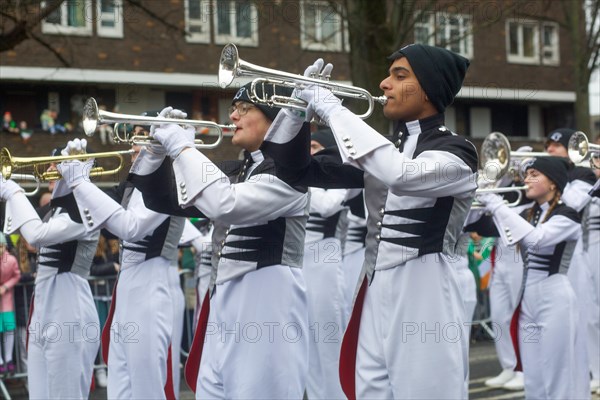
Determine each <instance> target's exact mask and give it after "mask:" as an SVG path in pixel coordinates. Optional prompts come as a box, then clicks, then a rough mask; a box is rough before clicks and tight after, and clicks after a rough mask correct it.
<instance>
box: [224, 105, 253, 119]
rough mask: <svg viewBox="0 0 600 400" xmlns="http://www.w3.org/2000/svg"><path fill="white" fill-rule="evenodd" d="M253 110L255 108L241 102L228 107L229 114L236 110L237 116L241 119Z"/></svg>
mask: <svg viewBox="0 0 600 400" xmlns="http://www.w3.org/2000/svg"><path fill="white" fill-rule="evenodd" d="M253 108H256V106H255V105H253V104H250V103H246V102H243V101H242V102H239V103H237V104H234V105H232V106H231V107H229V114H232V113H233V112H234V111H236V110H237V112H238V114H239V116H240V117H241V116H244V115H246V114H248V111H250V110H252V109H253Z"/></svg>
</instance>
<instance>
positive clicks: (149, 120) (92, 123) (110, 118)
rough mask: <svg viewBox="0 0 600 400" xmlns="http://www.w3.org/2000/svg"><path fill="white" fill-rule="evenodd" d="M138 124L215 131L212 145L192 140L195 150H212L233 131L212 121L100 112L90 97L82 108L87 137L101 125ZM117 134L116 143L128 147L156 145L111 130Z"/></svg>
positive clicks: (229, 127)
mask: <svg viewBox="0 0 600 400" xmlns="http://www.w3.org/2000/svg"><path fill="white" fill-rule="evenodd" d="M131 123H133V124H140V125H155V124H178V125H191V126H200V127H205V128H208V129H212V130H215V131H216V132H217V134H218V137H217V139H216V140H215V142H214V143H209V144H206V143H204V141H203V140H200V139H196V140H194V144H195V147H196V148H197V149H214V148H216V147H218V146H219V145H220V144H221V141H222V140H223V131H229V130H231V131H233V130H235V126H234V125H219V124H217V123H216V122H212V121H202V120H193V119H179V118H161V117H149V116H142V115H129V114H119V113H114V112H109V111H105V110H100V109H99V108H98V104H97V103H96V100H94V98H92V97H90V98H89V99H88V100H87V101H86V103H85V106H84V108H83V130H84V131H85V134H86V135H88V136H92V135H93V134H94V132H95V131H96V128H97V127H98V125H102V124H131ZM113 131H114V132H117V134H116V135H115V137H114V140H115V142H117V143H127V144H130V145H133V144H137V145H140V146H147V145H150V144H157V143H158V142H157V141H156V140H153V139H152V137H151V136H139V135H138V136H128V135H124V136H120V135H119V134H118V127H117V129H114V130H113Z"/></svg>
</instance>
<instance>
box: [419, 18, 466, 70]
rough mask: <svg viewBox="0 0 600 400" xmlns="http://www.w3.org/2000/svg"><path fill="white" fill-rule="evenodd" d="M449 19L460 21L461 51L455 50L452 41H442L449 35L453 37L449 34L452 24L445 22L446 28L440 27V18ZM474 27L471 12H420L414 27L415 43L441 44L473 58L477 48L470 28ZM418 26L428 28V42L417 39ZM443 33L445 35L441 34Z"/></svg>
mask: <svg viewBox="0 0 600 400" xmlns="http://www.w3.org/2000/svg"><path fill="white" fill-rule="evenodd" d="M442 18H443V19H445V20H447V19H449V18H456V19H458V21H459V31H460V41H459V43H458V45H459V47H460V49H461V50H460V51H459V52H457V51H455V50H453V49H452V48H451V47H452V44H450V43H442V42H444V41H445V40H446V38H447V37H451V36H452V35H449V34H448V35H447V34H446V33H447V32H448V30H450V29H451V27H452V26H451V25H450V24H445V25H444V26H445V29H444V30H443V31H442V30H441V29H440V27H441V26H440V20H441V19H442ZM472 27H473V18H472V17H471V16H470V15H469V14H459V13H448V12H419V14H417V15H416V16H415V25H414V27H413V36H414V39H415V43H422V44H427V45H429V46H440V47H443V48H445V49H447V50H450V51H453V52H455V53H457V54H460V55H461V56H463V57H466V58H468V59H473V57H474V56H475V50H474V46H473V33H472V32H470V30H471V29H472ZM417 28H420V29H426V30H427V42H426V43H423V42H422V41H419V40H418V39H417V34H416V32H415V30H416V29H417ZM441 34H443V36H441Z"/></svg>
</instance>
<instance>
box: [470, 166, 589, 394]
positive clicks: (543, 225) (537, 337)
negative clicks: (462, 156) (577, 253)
mask: <svg viewBox="0 0 600 400" xmlns="http://www.w3.org/2000/svg"><path fill="white" fill-rule="evenodd" d="M525 170H526V173H527V175H526V178H525V184H526V185H528V189H527V191H526V196H527V198H529V199H531V200H534V201H535V203H534V205H533V207H531V208H530V209H528V210H526V211H524V212H523V213H522V214H521V215H520V216H519V214H516V213H515V212H514V211H513V210H512V209H510V208H509V207H508V206H506V204H504V202H503V199H502V197H500V196H499V195H496V194H491V193H487V194H482V195H478V200H479V201H480V202H481V203H483V204H484V205H485V209H486V211H488V212H490V213H491V214H492V216H493V221H494V223H495V225H496V227H497V229H498V231H499V234H500V238H501V240H502V241H504V243H506V244H508V245H516V244H518V245H519V246H520V249H521V251H522V252H523V253H524V255H523V260H524V263H525V265H524V267H525V269H524V276H523V286H522V288H521V293H520V296H519V297H520V299H519V305H518V307H517V309H516V311H515V315H514V317H513V322H512V324H511V335H512V337H513V343H515V350H516V355H517V370H521V369H522V370H523V371H524V379H525V396H526V397H527V398H531V399H542V398H543V399H575V398H586V397H589V394H587V395H586V392H587V390H588V389H587V388H586V389H585V391H582V390H581V387H582V386H581V382H585V381H586V378H587V377H586V376H585V375H586V374H584V373H583V368H581V367H582V366H581V364H585V363H584V362H583V360H582V359H581V358H580V357H578V353H577V351H576V348H577V342H578V341H579V340H580V336H581V335H582V334H583V332H578V330H577V324H578V308H577V298H576V295H575V292H574V291H573V288H572V286H571V283H570V282H569V279H568V278H567V277H566V272H567V269H568V268H569V264H570V261H571V256H572V254H573V250H574V248H575V244H576V242H577V239H578V238H579V236H580V234H581V231H580V223H579V221H580V219H579V216H578V215H577V212H576V211H575V210H574V209H572V208H570V207H568V206H566V205H565V204H563V203H562V201H561V193H562V192H563V190H564V189H565V186H566V184H567V164H566V162H565V160H561V159H558V158H553V157H550V158H544V157H539V158H536V159H535V160H533V161H532V162H530V163H529V164H527V165H526V166H525ZM578 336H579V337H578Z"/></svg>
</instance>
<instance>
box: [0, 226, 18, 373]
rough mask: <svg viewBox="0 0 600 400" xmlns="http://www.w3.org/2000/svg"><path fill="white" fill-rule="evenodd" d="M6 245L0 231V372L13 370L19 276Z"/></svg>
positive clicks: (14, 261)
mask: <svg viewBox="0 0 600 400" xmlns="http://www.w3.org/2000/svg"><path fill="white" fill-rule="evenodd" d="M6 246H7V243H6V237H5V236H4V234H3V233H0V333H2V350H4V357H2V354H1V353H0V374H5V373H9V374H12V373H14V371H15V363H14V362H13V349H14V346H15V332H14V331H15V328H16V323H15V303H14V287H15V285H16V284H17V283H18V282H19V278H20V276H21V271H20V270H19V265H18V263H17V259H16V258H15V257H14V256H13V255H12V254H10V253H9V252H8V251H7V249H6Z"/></svg>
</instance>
